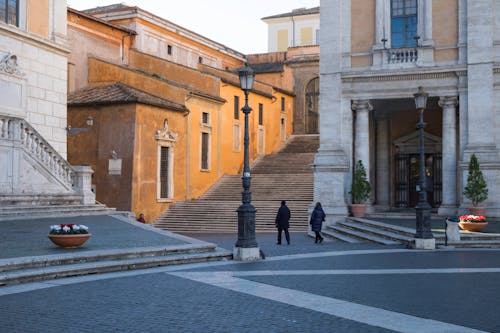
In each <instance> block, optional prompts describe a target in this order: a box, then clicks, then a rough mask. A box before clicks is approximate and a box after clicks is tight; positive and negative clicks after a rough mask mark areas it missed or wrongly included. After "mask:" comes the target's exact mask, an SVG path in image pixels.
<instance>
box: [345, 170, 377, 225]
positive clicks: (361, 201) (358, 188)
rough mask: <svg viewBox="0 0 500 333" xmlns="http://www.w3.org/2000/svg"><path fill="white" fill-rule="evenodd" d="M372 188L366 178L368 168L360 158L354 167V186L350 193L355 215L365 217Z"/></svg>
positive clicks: (352, 209)
mask: <svg viewBox="0 0 500 333" xmlns="http://www.w3.org/2000/svg"><path fill="white" fill-rule="evenodd" d="M371 190H372V188H371V186H370V182H369V181H368V179H367V178H366V169H365V167H364V165H363V162H362V161H361V160H359V161H358V162H357V163H356V165H355V167H354V174H353V177H352V186H351V191H350V192H349V194H350V195H351V197H352V205H351V211H352V215H353V216H354V217H364V216H365V212H366V200H368V198H369V197H370V192H371Z"/></svg>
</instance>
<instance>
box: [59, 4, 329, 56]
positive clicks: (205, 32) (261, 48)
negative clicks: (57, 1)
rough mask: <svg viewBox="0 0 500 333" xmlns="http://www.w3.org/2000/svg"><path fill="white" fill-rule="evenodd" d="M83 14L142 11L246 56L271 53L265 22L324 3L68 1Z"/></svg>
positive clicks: (70, 5)
mask: <svg viewBox="0 0 500 333" xmlns="http://www.w3.org/2000/svg"><path fill="white" fill-rule="evenodd" d="M67 2H68V6H69V7H71V8H73V9H76V10H83V9H88V8H93V7H97V6H107V5H111V4H115V3H125V4H127V5H130V6H137V7H140V8H142V9H144V10H146V11H148V12H151V13H153V14H155V15H157V16H160V17H162V18H164V19H166V20H169V21H171V22H173V23H175V24H177V25H180V26H182V27H184V28H186V29H189V30H191V31H194V32H196V33H198V34H200V35H202V36H205V37H207V38H209V39H212V40H214V41H216V42H218V43H221V44H224V45H225V46H228V47H230V48H232V49H234V50H236V51H238V52H241V53H244V54H253V53H265V52H267V51H268V50H267V24H266V23H264V22H263V21H262V20H261V18H263V17H266V16H271V15H277V14H283V13H288V12H291V11H292V9H296V8H303V7H305V8H311V7H317V6H319V2H320V0H249V1H246V0H210V1H209V0H176V1H172V0H67Z"/></svg>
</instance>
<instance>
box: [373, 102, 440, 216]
mask: <svg viewBox="0 0 500 333" xmlns="http://www.w3.org/2000/svg"><path fill="white" fill-rule="evenodd" d="M371 103H372V105H373V112H372V117H371V119H372V121H373V124H374V126H372V131H371V132H372V133H371V135H370V137H372V138H373V141H372V142H374V143H375V144H374V145H373V146H372V147H373V148H374V149H373V150H372V151H373V154H372V159H373V163H374V166H375V168H374V170H373V174H372V176H373V177H374V179H373V180H374V185H375V186H374V192H375V193H374V206H375V207H374V208H375V209H376V210H394V209H396V210H400V209H403V210H404V209H410V208H414V207H415V205H416V204H417V202H418V192H417V184H418V179H419V166H420V154H419V152H420V141H419V139H420V136H419V131H418V130H417V129H416V123H417V122H418V112H417V111H416V109H415V104H414V100H412V99H392V100H371ZM425 112H426V113H425V114H424V122H426V127H425V129H424V147H425V172H426V180H425V181H426V190H427V199H428V201H429V204H430V205H431V207H433V209H434V208H438V207H439V206H440V205H441V202H442V197H443V191H442V186H443V181H442V174H443V170H442V168H443V167H442V138H441V132H442V110H441V108H440V107H439V106H438V104H437V99H431V100H430V101H429V102H428V107H427V109H426V111H425Z"/></svg>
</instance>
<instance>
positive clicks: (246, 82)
mask: <svg viewBox="0 0 500 333" xmlns="http://www.w3.org/2000/svg"><path fill="white" fill-rule="evenodd" d="M238 76H239V79H240V86H241V89H242V90H243V92H244V93H245V106H243V108H242V109H241V111H243V113H244V114H245V134H244V139H243V145H244V155H243V156H244V157H243V177H242V183H243V192H242V193H241V202H242V204H241V205H240V207H239V208H238V210H237V212H238V241H237V242H236V244H235V259H237V260H256V259H259V258H260V254H259V248H258V245H257V241H256V239H255V211H256V210H255V207H254V206H252V204H251V201H252V193H251V192H250V180H251V176H250V163H249V154H248V145H249V134H248V115H249V114H250V112H251V111H252V108H250V106H248V94H249V93H250V91H251V90H252V87H253V81H254V71H253V70H252V68H250V67H249V66H247V65H245V66H244V67H242V68H240V69H239V70H238ZM245 250H248V251H245Z"/></svg>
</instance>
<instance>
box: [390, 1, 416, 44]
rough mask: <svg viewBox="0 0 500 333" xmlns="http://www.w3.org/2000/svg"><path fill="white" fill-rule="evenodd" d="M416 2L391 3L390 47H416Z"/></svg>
mask: <svg viewBox="0 0 500 333" xmlns="http://www.w3.org/2000/svg"><path fill="white" fill-rule="evenodd" d="M416 36H417V0H392V1H391V47H392V48H403V47H416V46H417V40H416V38H415V37H416Z"/></svg>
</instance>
